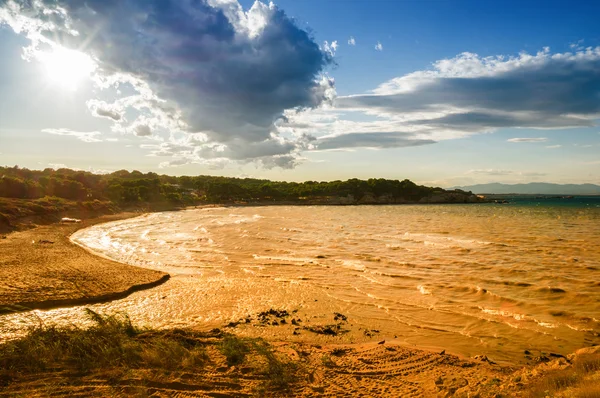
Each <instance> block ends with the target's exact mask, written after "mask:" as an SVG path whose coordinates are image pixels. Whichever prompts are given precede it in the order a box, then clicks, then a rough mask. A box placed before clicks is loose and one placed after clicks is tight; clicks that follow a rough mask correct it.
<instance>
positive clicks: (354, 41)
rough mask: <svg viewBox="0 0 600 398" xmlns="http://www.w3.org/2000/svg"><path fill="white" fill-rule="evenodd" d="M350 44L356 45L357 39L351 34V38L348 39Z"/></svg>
mask: <svg viewBox="0 0 600 398" xmlns="http://www.w3.org/2000/svg"><path fill="white" fill-rule="evenodd" d="M348 44H349V45H351V46H355V45H356V40H355V39H354V36H350V38H349V39H348Z"/></svg>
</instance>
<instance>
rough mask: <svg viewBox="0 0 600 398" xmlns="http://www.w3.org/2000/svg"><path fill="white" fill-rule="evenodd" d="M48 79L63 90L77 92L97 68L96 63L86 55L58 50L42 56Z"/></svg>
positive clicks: (40, 57)
mask: <svg viewBox="0 0 600 398" xmlns="http://www.w3.org/2000/svg"><path fill="white" fill-rule="evenodd" d="M39 59H40V60H41V61H42V63H43V65H44V67H45V69H46V74H47V77H48V79H49V80H50V81H51V82H52V83H54V84H56V85H59V86H61V87H62V88H65V89H68V90H76V89H77V86H78V85H79V84H80V83H81V82H82V80H84V79H85V78H86V77H88V76H89V75H90V73H92V72H93V71H94V69H95V68H96V64H95V63H94V61H93V60H92V59H91V58H90V57H89V56H88V55H86V54H84V53H82V52H79V51H75V50H69V49H66V48H56V49H54V51H52V52H48V53H43V54H40V56H39Z"/></svg>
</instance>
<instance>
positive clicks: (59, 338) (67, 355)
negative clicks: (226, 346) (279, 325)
mask: <svg viewBox="0 0 600 398" xmlns="http://www.w3.org/2000/svg"><path fill="white" fill-rule="evenodd" d="M86 311H87V314H88V316H89V317H90V318H91V319H92V320H93V321H94V325H93V326H91V327H90V328H88V329H82V328H77V327H71V328H58V327H55V326H44V325H40V326H36V327H34V328H32V329H30V330H29V333H28V335H27V336H26V337H24V338H22V339H19V340H15V341H10V342H8V343H5V344H3V345H2V346H0V369H1V370H0V372H1V373H2V375H3V376H4V377H7V376H8V377H11V375H16V374H27V373H36V372H43V371H48V370H52V369H57V368H64V369H74V370H77V371H82V372H89V371H93V370H96V369H106V368H138V367H142V366H143V367H150V368H162V369H172V368H175V367H177V368H189V367H192V366H198V365H200V364H202V363H203V362H205V361H206V355H205V350H204V347H203V345H202V344H200V343H197V344H194V343H193V342H190V341H189V340H185V339H183V338H182V335H181V332H178V331H172V332H170V333H152V332H151V331H149V330H145V329H140V328H137V327H136V326H134V325H133V324H132V323H131V320H130V319H129V317H128V316H127V315H125V314H115V315H109V316H102V315H100V314H97V313H95V312H93V311H91V310H89V309H87V310H86Z"/></svg>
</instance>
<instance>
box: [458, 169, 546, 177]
mask: <svg viewBox="0 0 600 398" xmlns="http://www.w3.org/2000/svg"><path fill="white" fill-rule="evenodd" d="M467 174H479V175H486V176H523V177H543V176H545V175H546V173H539V172H535V171H515V170H502V169H474V170H469V171H468V172H467Z"/></svg>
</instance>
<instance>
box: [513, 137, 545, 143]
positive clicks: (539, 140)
mask: <svg viewBox="0 0 600 398" xmlns="http://www.w3.org/2000/svg"><path fill="white" fill-rule="evenodd" d="M506 141H507V142H546V141H548V138H546V137H535V138H531V137H528V138H509V139H508V140H506Z"/></svg>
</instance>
